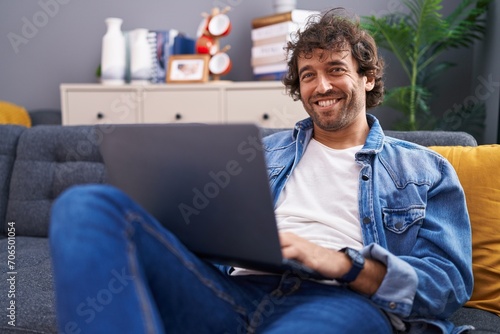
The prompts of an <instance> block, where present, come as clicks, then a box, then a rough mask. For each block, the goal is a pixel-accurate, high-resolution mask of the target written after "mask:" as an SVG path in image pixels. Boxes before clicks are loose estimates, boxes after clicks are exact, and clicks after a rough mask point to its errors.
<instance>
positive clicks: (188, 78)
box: [166, 54, 210, 83]
mask: <svg viewBox="0 0 500 334" xmlns="http://www.w3.org/2000/svg"><path fill="white" fill-rule="evenodd" d="M209 60H210V55H208V54H189V55H172V56H170V57H169V59H168V67H167V80H166V81H167V82H169V83H190V82H207V81H208V78H209V70H208V62H209Z"/></svg>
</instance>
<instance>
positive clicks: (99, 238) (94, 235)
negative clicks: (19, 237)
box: [50, 185, 391, 334]
mask: <svg viewBox="0 0 500 334" xmlns="http://www.w3.org/2000/svg"><path fill="white" fill-rule="evenodd" d="M50 244H51V252H52V257H53V266H54V280H55V289H56V304H57V305H56V307H57V317H58V326H59V332H60V333H164V332H166V333H297V334H298V333H391V326H390V323H389V322H388V320H387V318H386V316H385V315H384V314H383V313H382V312H381V311H380V310H378V309H377V308H376V307H374V306H373V304H372V303H371V302H370V300H369V299H368V298H365V297H363V296H361V295H359V294H357V293H355V292H353V291H351V290H350V289H348V288H345V287H340V286H329V285H324V284H319V283H317V282H314V281H310V280H304V279H301V278H300V277H299V276H298V275H295V274H293V273H284V274H283V275H281V276H280V275H262V276H230V275H228V274H226V273H223V272H222V271H220V270H219V269H218V268H217V267H215V266H214V265H213V264H211V263H209V262H207V261H205V260H203V259H200V258H198V257H197V256H195V255H194V254H193V253H191V252H190V251H189V250H188V249H186V248H185V247H184V245H183V244H182V243H180V242H179V240H178V239H177V238H176V237H175V236H174V235H173V234H172V233H170V232H169V231H168V230H166V229H165V228H164V227H162V226H161V225H160V224H159V223H158V222H157V221H156V220H155V219H154V218H152V217H151V216H150V215H149V214H148V213H146V212H145V211H144V210H143V209H141V208H140V207H139V206H138V205H136V204H135V203H134V202H133V201H132V200H131V199H129V198H128V197H127V196H126V195H125V194H123V193H122V192H121V191H119V190H117V189H115V188H113V187H110V186H106V185H89V186H78V187H74V188H72V189H70V190H68V191H66V192H65V193H64V194H62V195H61V196H60V197H59V198H58V199H57V201H56V202H55V203H54V206H53V210H52V218H51V228H50Z"/></svg>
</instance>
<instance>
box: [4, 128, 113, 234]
mask: <svg viewBox="0 0 500 334" xmlns="http://www.w3.org/2000/svg"><path fill="white" fill-rule="evenodd" d="M100 138H101V137H100V136H99V134H98V133H97V132H96V128H94V127H90V126H81V127H63V126H59V127H58V126H50V125H45V126H44V125H40V126H37V127H33V128H31V129H30V130H29V131H25V132H24V133H23V134H22V135H21V137H20V138H19V143H18V147H17V158H16V161H15V163H14V167H13V170H12V177H11V181H10V193H9V200H8V204H7V213H6V219H7V220H8V221H14V222H15V223H16V233H17V235H24V236H36V237H46V236H47V235H48V224H49V213H50V207H51V205H52V202H53V200H54V199H55V198H56V197H57V196H59V194H60V193H61V192H63V191H64V190H65V189H67V188H68V187H70V186H72V185H76V184H83V183H102V182H104V165H103V163H102V158H101V155H100V153H99V149H98V143H99V140H100Z"/></svg>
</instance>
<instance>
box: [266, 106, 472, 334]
mask: <svg viewBox="0 0 500 334" xmlns="http://www.w3.org/2000/svg"><path fill="white" fill-rule="evenodd" d="M367 119H368V123H369V126H370V132H369V134H368V137H367V139H366V142H365V144H364V146H363V148H362V149H361V150H360V151H359V152H358V153H356V156H355V159H356V162H357V163H358V164H360V165H361V171H360V173H359V189H357V190H354V189H353V191H358V194H359V196H358V200H359V222H360V225H361V230H362V237H363V245H364V247H363V249H362V251H361V252H362V254H363V255H364V256H365V257H366V258H371V259H375V260H378V261H380V262H382V263H384V264H385V265H386V266H387V274H386V275H385V278H384V280H383V281H382V284H381V285H380V287H379V289H378V291H377V292H376V293H375V294H374V295H372V296H371V297H370V298H371V300H372V301H373V302H374V303H375V304H376V305H377V306H378V307H379V308H380V309H382V310H384V311H385V312H387V313H389V314H392V315H396V316H397V317H398V318H400V319H403V320H404V321H405V322H406V323H407V325H408V324H410V327H412V331H411V332H421V333H425V332H426V331H425V329H423V328H422V327H424V328H425V327H426V326H427V325H428V324H434V325H435V326H437V327H439V328H441V330H442V331H443V333H458V332H460V331H461V330H463V329H464V328H453V324H452V323H451V322H449V321H446V320H445V319H446V318H448V317H449V316H450V315H451V314H452V313H453V312H454V311H455V310H457V309H458V308H459V307H460V306H462V305H463V304H464V303H465V302H466V301H467V300H468V299H469V298H470V296H471V293H472V286H473V276H472V263H471V262H472V260H471V257H472V255H471V254H472V250H471V231H470V222H469V215H468V212H467V207H466V203H465V196H464V192H463V189H462V187H461V185H460V183H459V180H458V177H457V175H456V173H455V170H454V169H453V167H452V166H451V165H450V164H449V163H448V161H447V160H446V159H444V158H443V157H442V156H440V155H438V154H437V153H435V152H433V151H431V150H429V149H427V148H425V147H422V146H419V145H416V144H413V143H410V142H406V141H402V140H398V139H395V138H391V137H387V136H385V135H384V133H383V131H382V128H381V127H380V125H379V123H378V120H377V119H376V118H375V117H374V116H372V115H367ZM312 132H313V124H312V121H311V120H310V119H305V120H303V121H301V122H299V123H297V124H296V126H295V128H294V130H291V131H283V132H278V133H275V134H272V135H270V136H267V137H265V138H264V139H263V146H264V152H265V155H266V161H267V165H268V175H269V180H270V185H271V191H272V194H273V199H274V203H275V204H276V202H277V200H278V197H279V195H280V193H281V191H282V190H283V188H284V187H285V185H286V182H287V180H288V177H289V176H290V174H291V173H293V171H294V168H295V167H296V166H297V164H298V163H299V161H300V159H301V158H302V156H303V154H304V152H305V149H306V147H307V144H308V143H309V141H310V139H311V137H312Z"/></svg>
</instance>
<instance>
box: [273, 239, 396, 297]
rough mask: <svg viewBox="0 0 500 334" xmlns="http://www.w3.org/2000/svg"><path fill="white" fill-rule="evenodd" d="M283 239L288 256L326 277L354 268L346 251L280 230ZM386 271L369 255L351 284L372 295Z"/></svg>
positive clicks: (333, 277) (339, 274) (342, 274)
mask: <svg viewBox="0 0 500 334" xmlns="http://www.w3.org/2000/svg"><path fill="white" fill-rule="evenodd" d="M280 243H281V252H282V253H283V257H284V258H287V259H294V260H297V261H299V262H301V263H302V264H304V265H306V266H307V267H309V268H311V269H313V270H315V271H317V272H319V273H320V274H322V275H323V276H325V277H331V278H332V279H335V278H339V277H342V276H344V275H345V274H346V273H347V272H349V270H350V269H351V266H352V263H351V260H350V259H349V257H348V256H347V255H346V254H344V253H342V252H337V251H333V250H330V249H327V248H324V247H321V246H319V245H316V244H315V243H312V242H310V241H308V240H306V239H304V238H301V237H299V236H298V235H296V234H293V233H290V232H280ZM386 271H387V268H386V267H385V265H383V264H382V263H380V262H378V261H375V260H371V259H366V261H365V267H364V269H363V270H362V271H361V272H360V274H359V276H358V277H357V278H356V280H355V281H354V282H352V283H351V284H349V286H350V287H351V288H353V289H354V290H357V291H359V292H361V293H364V294H367V295H372V294H374V293H375V292H376V291H377V289H378V287H379V286H380V284H381V283H382V280H383V279H384V276H385V273H386Z"/></svg>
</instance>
